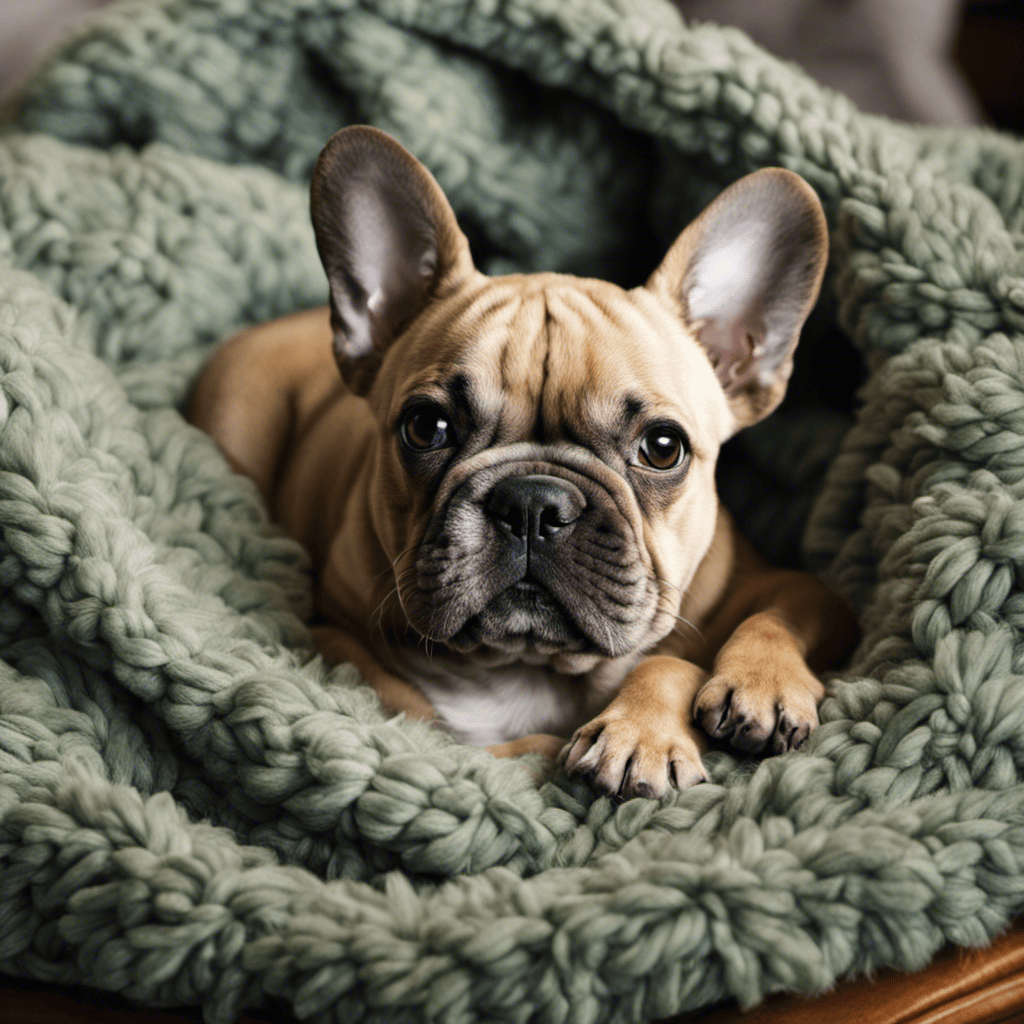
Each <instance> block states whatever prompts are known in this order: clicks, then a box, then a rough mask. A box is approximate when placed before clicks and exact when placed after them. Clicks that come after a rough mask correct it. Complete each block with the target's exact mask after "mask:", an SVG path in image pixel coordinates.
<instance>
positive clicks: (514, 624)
mask: <svg viewBox="0 0 1024 1024" xmlns="http://www.w3.org/2000/svg"><path fill="white" fill-rule="evenodd" d="M447 643H448V646H449V647H451V648H453V649H454V650H457V651H471V650H475V649H477V648H478V647H481V646H485V647H489V648H492V649H494V650H496V651H499V652H501V653H503V654H508V655H517V656H520V657H524V658H526V659H528V660H532V659H533V658H548V657H552V656H554V655H556V654H566V653H571V654H577V653H581V654H582V653H594V652H592V651H591V650H590V648H591V645H590V643H589V641H588V638H587V637H586V636H585V635H584V634H583V633H582V632H581V631H580V630H579V628H578V627H577V626H576V624H575V623H574V622H573V621H572V619H570V618H569V616H568V615H567V614H566V613H565V610H564V609H563V608H562V607H561V606H560V605H559V603H558V602H557V601H556V600H555V598H554V597H553V596H552V595H551V593H550V591H548V590H547V589H546V588H545V587H543V586H541V585H540V584H539V583H536V582H534V581H533V580H530V579H523V580H520V581H519V582H518V583H514V584H513V585H512V586H511V587H509V588H508V589H507V590H504V591H502V592H501V593H500V594H497V595H496V596H495V597H494V598H492V599H491V601H490V603H489V604H488V605H487V606H486V607H485V608H484V609H482V610H481V611H480V612H478V613H477V614H475V615H471V616H470V617H469V618H468V619H467V620H466V622H465V623H464V624H463V625H462V627H461V628H460V629H459V630H457V631H456V632H455V633H454V634H453V635H452V636H451V637H449V638H448V640H447Z"/></svg>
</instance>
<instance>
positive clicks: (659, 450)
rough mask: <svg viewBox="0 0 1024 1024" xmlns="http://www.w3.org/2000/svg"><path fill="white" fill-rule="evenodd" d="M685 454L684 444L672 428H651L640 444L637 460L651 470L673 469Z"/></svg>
mask: <svg viewBox="0 0 1024 1024" xmlns="http://www.w3.org/2000/svg"><path fill="white" fill-rule="evenodd" d="M685 454H686V444H685V443H684V441H683V439H682V437H681V435H680V434H679V432H678V431H677V430H675V429H673V428H672V427H664V426H659V427H652V428H651V429H650V430H648V431H647V433H646V434H644V436H643V440H642V441H641V442H640V451H639V460H640V462H641V463H642V464H643V465H645V466H650V468H651V469H660V470H666V469H675V468H676V467H677V466H678V465H679V464H680V463H681V462H682V461H683V456H684V455H685Z"/></svg>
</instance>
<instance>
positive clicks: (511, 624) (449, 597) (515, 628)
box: [401, 460, 657, 660]
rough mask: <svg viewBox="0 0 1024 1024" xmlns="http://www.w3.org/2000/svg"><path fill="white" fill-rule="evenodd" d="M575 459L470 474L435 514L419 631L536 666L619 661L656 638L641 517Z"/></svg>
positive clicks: (423, 559)
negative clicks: (573, 659)
mask: <svg viewBox="0 0 1024 1024" xmlns="http://www.w3.org/2000/svg"><path fill="white" fill-rule="evenodd" d="M623 504H624V502H623V500H622V496H621V494H620V495H613V494H612V493H610V491H609V488H608V486H606V485H604V484H602V482H600V481H598V480H595V479H594V476H593V475H591V474H588V473H586V472H581V470H580V468H579V467H578V466H576V465H573V464H569V465H567V464H566V461H562V460H560V461H559V462H547V461H545V462H537V461H529V462H519V461H515V462H506V463H503V464H498V465H491V466H488V467H486V468H485V469H484V470H482V471H480V472H477V473H473V474H470V475H468V476H467V477H466V478H465V479H464V480H463V481H461V482H460V484H459V486H458V487H456V488H454V489H453V491H452V493H451V495H450V497H448V499H447V500H446V501H445V502H444V503H443V504H442V505H441V507H440V508H439V509H438V510H437V511H436V512H435V514H434V516H433V517H432V519H431V521H430V523H429V525H428V527H427V530H426V533H425V535H424V538H423V540H422V542H421V544H420V548H419V553H418V557H417V559H416V565H415V576H414V583H413V585H412V586H411V587H408V588H407V590H406V592H405V593H402V594H401V600H402V604H403V607H404V608H405V609H406V613H407V615H408V617H409V621H410V623H411V624H412V625H413V626H414V627H415V628H416V629H417V630H418V631H419V632H421V633H422V634H423V635H425V636H426V637H428V638H430V639H432V640H435V641H441V642H444V643H445V644H447V645H448V646H449V647H451V648H453V649H455V650H459V651H466V652H468V651H472V650H477V649H480V648H489V649H492V650H495V651H498V652H503V653H506V654H510V655H516V656H521V657H524V658H529V659H531V660H532V659H536V658H554V657H556V656H557V655H560V654H572V655H587V656H598V657H602V658H613V657H620V656H622V655H625V654H629V653H632V652H633V651H635V650H636V649H638V647H639V646H640V645H641V644H642V643H644V642H645V641H646V640H647V639H648V638H649V632H650V626H651V621H652V618H653V616H654V614H655V608H656V606H657V587H656V585H655V583H654V580H653V573H651V572H650V571H649V570H648V568H647V562H648V559H647V557H646V551H645V549H644V548H643V546H642V541H641V539H640V529H639V523H638V517H633V518H631V517H630V515H629V514H628V513H627V512H624V511H623V509H622V507H621V506H622V505H623Z"/></svg>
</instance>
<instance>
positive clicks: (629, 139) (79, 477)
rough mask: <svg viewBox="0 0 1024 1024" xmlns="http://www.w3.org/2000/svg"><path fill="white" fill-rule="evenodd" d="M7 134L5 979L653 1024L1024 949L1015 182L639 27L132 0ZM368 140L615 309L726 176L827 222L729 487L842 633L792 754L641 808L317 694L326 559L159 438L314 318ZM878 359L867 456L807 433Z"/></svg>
mask: <svg viewBox="0 0 1024 1024" xmlns="http://www.w3.org/2000/svg"><path fill="white" fill-rule="evenodd" d="M18 117H19V120H18V124H17V126H15V127H11V128H9V129H7V130H6V131H5V132H4V133H3V134H2V135H0V657H2V662H0V969H2V970H3V971H5V972H7V973H10V974H15V975H22V976H27V977H32V978H38V979H44V980H49V981H53V982H59V983H81V984H85V985H89V986H94V987H97V988H103V989H107V990H111V991H116V992H120V993H123V994H125V995H127V996H129V997H131V998H133V999H137V1000H140V1001H142V1002H143V1003H146V1004H149V1005H158V1004H165V1005H166V1004H201V1005H202V1006H203V1008H204V1011H205V1013H206V1015H207V1017H208V1019H210V1020H211V1021H229V1020H231V1019H232V1018H233V1017H234V1016H236V1015H238V1014H239V1013H240V1012H241V1011H242V1010H244V1009H245V1008H247V1007H259V1006H261V1005H263V1004H264V1003H266V1002H267V1001H268V1000H270V999H272V998H275V997H276V998H280V999H284V1000H286V1001H287V1003H288V1005H289V1006H290V1007H291V1008H292V1009H293V1010H294V1012H295V1013H297V1014H298V1015H299V1016H301V1017H303V1018H305V1017H311V1018H316V1019H321V1020H334V1021H344V1022H346V1024H347V1022H350V1021H355V1020H368V1021H381V1022H387V1024H395V1022H400V1021H426V1020H430V1021H439V1022H451V1024H455V1022H463V1021H467V1022H468V1021H476V1020H479V1021H483V1020H488V1021H492V1020H493V1021H514V1022H523V1024H525V1022H527V1021H537V1022H551V1024H561V1022H570V1021H571V1022H580V1024H583V1022H586V1024H590V1022H598V1021H622V1022H626V1021H631V1022H635V1021H640V1020H647V1019H652V1018H657V1017H659V1016H665V1015H668V1014H670V1013H673V1012H675V1011H678V1010H681V1009H686V1008H693V1007H698V1006H702V1005H705V1004H707V1003H710V1002H712V1001H714V1000H719V999H722V998H725V997H730V996H732V997H735V998H737V999H738V1000H739V1001H740V1002H741V1003H742V1004H744V1005H750V1004H753V1003H755V1002H757V1001H758V1000H760V999H762V998H763V997H764V996H765V995H766V994H767V993H769V992H772V991H776V990H781V989H790V990H799V991H802V992H808V993H810V992H815V991H820V990H821V989H823V988H825V987H827V986H829V985H831V984H832V983H833V981H834V980H835V979H836V978H837V977H838V976H840V975H844V974H848V973H851V972H853V973H857V972H864V971H867V970H870V969H872V968H876V967H879V966H882V965H892V966H895V967H897V968H900V969H903V970H913V969H916V968H920V967H922V966H923V965H924V964H926V963H927V962H928V960H929V958H930V957H931V956H932V955H933V954H934V952H935V951H936V950H937V949H938V948H939V947H940V946H942V945H943V944H945V943H949V942H952V943H958V944H962V945H980V944H984V943H986V942H988V941H989V940H990V939H991V938H992V937H993V936H994V935H995V934H997V933H998V932H999V931H1000V929H1002V928H1004V927H1005V926H1006V924H1007V922H1008V921H1009V920H1010V918H1011V917H1012V916H1013V915H1015V914H1018V913H1019V912H1020V911H1021V910H1022V909H1024V643H1022V640H1021V636H1020V630H1021V629H1022V627H1024V588H1022V583H1024V504H1022V502H1021V498H1022V497H1024V258H1022V239H1024V235H1022V232H1024V146H1022V145H1021V144H1020V143H1019V142H1017V141H1015V140H1013V139H1011V138H1008V137H1004V136H1000V135H997V134H995V133H991V132H984V131H972V132H942V131H935V130H924V129H915V128H910V127H906V126H900V125H896V124H893V123H890V122H887V121H883V120H881V119H877V118H872V117H867V116H864V115H862V114H860V113H858V112H857V111H856V110H855V109H854V108H853V107H852V106H851V105H850V103H849V102H848V101H846V100H845V99H843V98H842V97H840V96H837V95H834V94H831V93H829V92H827V91H825V90H823V89H821V88H820V87H818V86H817V85H815V84H814V83H813V82H811V81H810V80H808V79H807V78H806V77H804V76H803V74H802V73H801V72H800V71H799V70H797V69H796V68H794V67H792V66H788V65H785V64H782V63H779V62H778V61H776V60H774V59H773V58H772V57H770V56H768V55H767V54H765V53H764V52H762V51H761V50H759V49H758V48H756V47H755V46H754V45H752V44H751V43H750V42H749V41H748V40H747V39H746V38H745V37H743V36H742V35H741V34H739V33H737V32H735V31H732V30H726V29H721V28H717V27H713V26H697V25H687V26H684V25H683V24H682V23H681V22H680V21H679V19H678V16H677V15H676V13H675V11H674V8H672V7H671V6H670V5H669V4H668V3H667V2H663V0H575V2H569V0H362V2H359V3H357V2H355V0H158V2H154V0H147V2H135V3H124V4H119V5H116V6H115V7H113V8H111V9H109V10H108V11H106V12H105V13H104V14H103V15H102V16H100V17H99V19H98V20H97V21H95V22H94V23H93V24H91V25H90V26H89V27H87V28H85V29H83V30H81V31H80V32H79V33H78V34H77V35H76V36H75V37H73V38H72V39H70V40H68V41H67V42H66V43H65V45H64V47H63V49H62V50H61V51H60V52H59V53H58V54H57V55H56V56H55V57H54V58H53V59H52V60H51V61H50V62H49V63H48V64H47V65H46V66H45V67H44V68H43V69H42V71H41V72H40V73H39V74H38V76H37V77H36V78H35V80H34V81H33V82H32V84H31V85H30V86H29V88H28V90H27V91H26V93H25V95H24V97H23V101H22V104H21V107H20V113H19V115H18ZM349 122H372V123H374V124H376V125H378V126H380V127H382V128H384V129H386V130H388V131H390V132H392V133H393V134H394V135H396V136H397V137H398V138H399V139H400V140H401V141H402V142H403V143H404V144H405V145H406V146H408V147H409V148H410V149H412V150H413V152H415V153H416V154H417V156H419V157H420V158H421V159H422V160H424V161H425V162H426V163H427V165H428V166H429V167H430V168H431V170H432V171H433V172H434V174H435V175H436V177H437V178H438V180H439V181H440V183H441V185H442V187H443V188H444V189H445V191H446V192H447V194H448V195H449V197H450V198H451V200H452V203H453V206H454V207H455V209H456V212H457V213H458V214H459V216H460V218H461V219H462V221H463V223H464V225H465V227H466V230H467V232H468V234H469V235H470V237H471V240H472V243H473V246H474V251H475V254H476V256H477V259H478V263H479V265H481V266H482V267H484V268H485V269H487V270H490V271H492V272H494V271H499V270H502V269H504V268H508V267H516V268H519V269H527V270H533V269H541V268H544V269H552V270H563V271H576V272H583V273H589V274H595V275H610V276H612V277H614V278H616V279H618V280H621V281H624V282H625V283H629V284H632V283H636V282H637V281H640V280H642V279H643V277H644V276H645V273H646V271H648V270H649V269H650V268H651V267H652V266H653V264H654V262H656V260H657V258H658V256H659V255H660V252H661V250H662V247H663V246H664V245H665V244H667V242H668V240H669V239H670V238H671V237H672V236H673V235H674V233H675V232H676V231H678V230H679V228H680V227H681V226H682V225H683V224H684V223H685V222H686V221H687V219H688V218H689V217H690V216H691V215H692V214H693V213H694V212H695V211H696V210H697V209H698V208H699V206H700V205H701V204H702V202H703V201H704V200H706V199H707V198H708V197H709V196H710V195H711V194H712V193H713V192H714V191H716V190H717V189H719V188H721V187H722V186H723V185H725V184H726V183H728V182H729V181H731V180H733V179H734V178H736V177H737V176H738V175H740V174H741V173H743V172H746V171H749V170H752V169H754V168H756V167H759V166H763V165H769V164H781V165H784V166H787V167H790V168H792V169H794V170H796V171H798V172H799V173H801V174H802V175H804V177H805V178H807V180H808V181H810V182H811V184H812V185H813V186H814V187H815V188H816V189H817V190H818V191H819V193H820V195H821V198H822V201H823V202H824V205H825V209H826V211H827V214H828V218H829V223H830V225H831V231H832V262H831V270H830V274H829V278H828V282H827V285H826V297H825V300H824V301H823V304H822V306H821V309H820V310H819V312H818V316H817V319H818V322H819V325H824V326H823V328H822V330H821V331H820V332H819V335H820V336H819V340H818V342H816V343H811V344H810V347H809V348H808V349H807V351H806V352H805V353H804V355H803V356H802V357H801V358H802V359H803V361H804V365H805V366H808V367H810V368H811V369H810V370H809V371H808V373H806V374H805V376H804V381H803V384H802V385H801V386H800V387H799V388H797V389H796V390H797V391H798V392H799V394H797V395H796V397H795V402H796V404H794V405H792V406H791V407H790V408H789V411H788V412H786V411H785V410H783V413H782V415H780V416H777V417H775V418H774V419H773V420H772V421H769V424H767V425H766V426H764V427H763V428H760V430H758V431H754V432H752V433H751V435H750V439H748V443H747V447H746V449H745V450H744V451H742V452H741V453H740V455H739V456H738V458H739V460H740V462H739V465H740V466H743V465H745V466H747V469H746V470H742V471H740V472H738V473H737V474H735V475H736V478H737V480H738V481H739V484H740V489H741V490H742V489H743V488H744V487H745V488H746V492H744V494H741V495H740V496H739V498H738V499H737V500H738V501H739V503H740V504H743V502H746V503H747V504H748V505H749V506H750V508H751V510H752V511H751V522H752V523H753V525H752V526H751V529H752V532H754V533H755V534H757V533H758V529H759V528H758V527H757V525H756V522H755V521H756V520H758V516H759V515H760V521H761V522H762V525H763V524H765V523H767V524H769V525H771V524H776V525H778V524H779V523H780V522H781V523H782V524H783V525H784V527H785V530H784V532H785V533H786V535H787V536H788V537H789V539H790V540H793V538H796V537H798V536H799V532H800V531H801V530H803V529H804V528H806V529H805V532H804V534H803V538H804V539H803V554H804V557H805V558H806V559H807V560H809V561H810V562H811V564H813V565H815V566H817V567H819V568H821V569H822V570H827V571H828V572H829V573H830V575H831V578H832V579H833V580H834V581H835V582H836V585H837V586H839V587H840V588H841V589H842V590H843V591H844V592H845V593H846V594H847V595H848V596H849V597H850V598H851V600H852V601H853V602H854V603H855V604H856V606H857V608H858V610H859V612H860V614H861V617H862V623H863V629H864V640H863V643H862V644H861V646H860V648H859V649H858V651H857V653H856V655H855V658H854V661H853V663H852V665H851V666H850V668H849V669H848V670H847V671H845V672H844V673H842V674H841V675H840V676H839V678H837V679H835V680H833V682H832V684H831V687H830V695H829V696H828V698H827V699H826V701H825V703H824V704H823V706H822V709H821V718H822V725H821V727H820V729H819V730H818V731H817V732H816V733H814V735H813V736H812V737H811V739H810V741H809V742H808V743H807V744H806V746H805V748H804V749H802V750H800V751H798V752H796V753H792V754H788V755H786V756H783V757H777V758H770V759H768V760H765V761H763V762H761V763H759V764H756V765H755V764H751V763H745V762H742V761H739V760H737V759H734V758H732V757H730V756H729V755H727V754H724V753H717V754H713V755H709V757H708V759H707V760H708V770H709V774H710V779H711V781H710V782H709V783H708V784H706V785H702V786H698V787H696V788H693V789H689V790H687V791H686V792H682V793H672V794H671V795H669V796H667V797H666V798H665V799H663V800H661V801H648V800H631V801H629V802H626V803H615V802H612V801H609V800H608V799H606V798H595V796H594V795H593V794H592V793H591V792H590V790H589V789H588V788H587V786H586V785H585V784H584V783H582V782H578V781H569V780H567V779H565V778H564V777H563V776H561V775H557V774H556V775H554V776H550V777H546V778H545V777H543V776H542V777H541V778H540V779H539V780H538V774H537V773H538V771H539V768H540V765H539V762H536V761H535V762H532V763H530V762H528V761H526V762H515V761H497V760H495V759H493V758H492V757H490V755H488V754H486V753H484V752H481V751H479V750H473V749H469V748H463V747H460V746H458V745H456V744H455V743H453V742H452V741H451V740H450V739H448V738H446V737H445V736H443V735H441V734H440V733H438V732H435V731H433V730H431V729H430V728H428V727H426V726H424V725H422V724H419V723H414V722H407V721H402V720H391V721H388V720H386V719H385V717H384V716H383V714H382V713H381V711H380V708H379V706H378V704H377V702H376V699H375V698H374V696H373V695H372V694H371V693H370V691H369V690H368V689H367V688H365V687H363V686H362V685H361V684H360V683H359V681H358V679H356V678H355V676H354V673H353V671H352V670H351V669H350V668H349V667H346V666H339V667H333V668H332V667H329V666H324V665H323V664H322V663H321V661H320V660H319V659H318V658H317V657H315V656H314V654H313V652H312V649H311V645H310V641H309V635H308V633H307V631H306V628H305V626H304V625H303V620H304V617H305V616H306V615H307V613H308V611H309V603H310V585H309V578H308V571H307V567H306V564H305V560H304V556H303V555H302V553H301V551H299V549H298V548H297V546H296V545H295V544H294V543H292V542H291V541H289V540H287V539H285V538H283V537H282V536H281V535H280V533H279V532H278V531H277V530H276V529H275V528H274V527H273V526H272V525H270V524H269V523H268V520H267V517H266V513H265V511H264V509H263V508H262V506H261V504H260V501H259V498H258V496H257V494H256V491H255V489H254V488H253V487H252V486H251V484H250V483H249V482H248V481H246V480H242V479H240V478H237V477H235V476H233V475H232V474H231V473H230V472H229V470H228V469H227V467H226V465H225V464H224V462H223V461H222V460H221V458H220V456H219V455H218V453H217V451H216V449H215V448H214V446H213V444H212V442H211V441H210V440H209V439H208V438H206V437H205V436H203V435H201V434H200V433H199V432H197V431H196V430H194V429H192V428H191V427H189V426H188V425H186V424H185V422H184V421H183V419H182V417H181V415H180V412H179V410H180V408H181V405H182V403H183V401H184V398H185V396H186V394H187V390H188V387H189V384H190V382H191V380H192V379H194V376H195V374H196V372H197V371H198V369H199V368H200V367H201V365H202V362H203V360H204V359H205V358H206V357H207V356H208V355H209V353H210V351H211V348H212V346H213V345H214V344H215V343H216V342H217V341H218V340H219V339H221V338H223V337H224V336H226V335H227V334H228V333H229V332H230V331H232V330H233V329H235V328H236V327H237V326H238V325H240V324H243V323H246V322H253V321H259V320H264V319H267V318H270V317H273V316H277V315H280V314H283V313H285V312H288V311H290V310H293V309H296V308H300V307H304V306H309V305H313V304H315V303H319V302H322V301H324V300H325V298H326V283H325V279H324V276H323V272H322V270H321V269H320V266H319V263H318V260H317V257H316V252H315V248H314V244H313V239H312V232H311V229H310V226H309V222H308V221H309V218H308V213H307V197H306V185H307V179H308V176H309V172H310V169H311V165H312V162H313V160H314V159H315V156H316V154H317V152H318V150H319V148H320V146H321V145H322V144H323V142H324V141H325V140H326V139H327V138H328V136H329V135H330V134H331V133H332V132H333V131H334V130H335V129H336V128H337V127H339V126H341V125H343V124H345V123H349ZM836 324H838V325H839V328H841V331H840V330H839V329H837V328H836V326H835V325H836ZM851 343H852V344H851ZM855 351H856V352H857V353H859V355H858V356H857V358H856V359H853V360H851V359H849V358H845V356H844V353H845V354H846V356H848V355H849V354H850V353H853V352H855ZM812 357H813V359H812ZM809 360H810V361H809ZM858 365H859V366H865V367H867V381H866V384H865V385H864V387H863V389H862V390H861V392H860V395H859V398H858V401H857V403H856V407H855V410H854V412H853V414H852V415H851V416H850V417H849V422H847V421H846V420H844V418H843V415H842V408H841V405H842V403H838V405H837V404H836V403H831V405H830V403H829V401H827V400H826V399H825V398H822V395H823V394H824V393H825V390H827V388H826V385H828V386H831V385H835V384H837V383H838V384H844V383H845V386H847V388H849V387H851V386H852V385H851V384H850V381H849V379H848V378H850V377H851V369H850V368H851V366H858ZM798 376H799V373H798ZM840 378H841V379H840ZM826 398H827V396H826ZM815 403H817V404H815ZM848 428H849V429H848ZM744 459H745V460H746V462H745V463H744V462H743V460H744ZM773 487H774V488H776V490H775V491H774V492H773V491H772V488H773ZM812 497H813V502H812V501H811V498H812ZM758 510H760V512H758ZM765 510H767V512H766V511H765ZM769 532H770V531H769V530H767V528H766V529H765V530H764V531H763V534H764V535H763V536H762V537H761V540H762V542H763V543H765V544H766V546H768V547H771V545H772V543H773V541H772V538H771V537H770V536H768V533H769Z"/></svg>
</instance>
